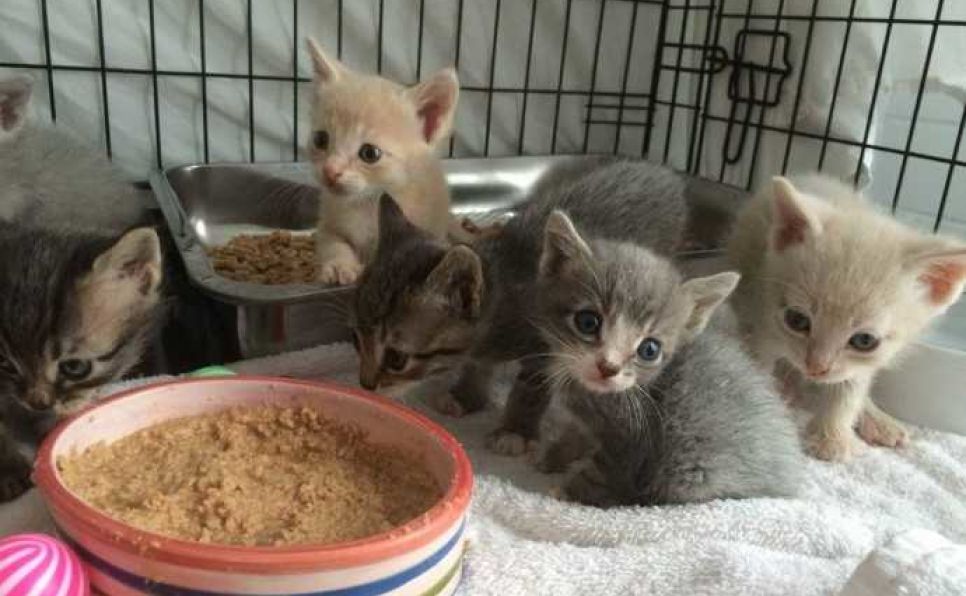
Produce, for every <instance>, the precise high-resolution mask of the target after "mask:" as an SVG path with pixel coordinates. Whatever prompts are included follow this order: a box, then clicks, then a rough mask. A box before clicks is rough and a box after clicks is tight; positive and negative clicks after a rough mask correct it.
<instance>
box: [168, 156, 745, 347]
mask: <svg viewBox="0 0 966 596" xmlns="http://www.w3.org/2000/svg"><path fill="white" fill-rule="evenodd" d="M567 158H568V157H567V156H538V157H498V158H485V159H448V160H444V161H443V165H444V170H445V172H446V177H447V181H448V183H449V185H450V189H451V194H452V200H453V209H454V211H456V212H457V213H461V214H467V215H472V216H484V215H486V214H493V213H495V212H501V211H506V210H508V209H510V207H511V206H513V205H514V204H516V203H518V202H519V201H520V200H522V199H523V198H524V197H526V195H527V192H528V191H529V189H530V188H531V187H532V186H533V184H534V183H535V181H536V180H537V179H538V178H539V177H540V175H541V174H543V172H544V171H546V170H547V169H548V168H549V167H551V166H552V165H553V164H555V163H557V162H559V161H561V160H564V159H567ZM151 187H152V189H153V190H154V193H155V196H156V197H157V201H158V204H159V205H160V207H161V210H162V212H163V213H164V217H165V220H166V222H167V224H168V227H169V229H170V231H171V235H172V237H173V239H174V242H175V245H176V246H177V249H178V251H179V253H180V255H181V258H182V259H183V261H184V264H185V268H186V270H187V273H188V276H189V278H190V280H191V281H192V283H194V284H195V285H196V286H197V287H199V288H200V289H201V290H202V291H204V292H205V293H207V294H208V295H209V296H211V297H212V298H213V299H215V300H218V301H220V302H225V303H228V304H233V305H236V306H237V307H238V309H239V311H238V313H239V317H238V320H239V323H238V336H239V337H238V339H239V343H240V346H241V349H242V353H243V355H244V356H245V357H251V356H257V355H264V354H270V353H277V352H281V351H285V350H292V349H297V348H301V347H307V346H310V345H317V344H319V343H327V342H332V341H339V340H343V339H345V338H347V337H348V331H347V328H346V326H345V321H344V319H342V318H340V317H339V316H338V315H340V314H341V313H344V312H345V310H346V308H347V305H346V300H347V298H348V295H349V292H350V289H349V288H344V287H341V288H340V287H331V286H324V285H322V284H285V285H263V284H255V283H247V282H240V281H234V280H230V279H227V278H225V277H222V276H220V275H218V274H217V273H215V270H214V268H213V266H212V263H211V260H210V259H209V257H208V252H207V249H209V248H211V247H213V246H217V245H221V244H224V243H226V242H228V241H229V240H231V239H232V238H233V237H235V236H238V235H240V234H252V233H268V232H271V231H273V230H278V229H283V230H289V231H292V233H295V234H311V233H312V231H313V230H314V229H315V227H316V221H317V217H318V195H319V193H318V187H317V186H316V185H315V181H314V177H313V173H312V169H311V166H310V164H308V163H291V162H287V163H269V164H227V163H226V164H199V165H187V166H181V167H175V168H170V169H167V170H164V171H159V172H156V173H155V174H154V176H152V179H151ZM743 195H744V193H743V191H740V190H738V189H735V188H733V187H729V186H725V185H722V184H718V183H714V182H709V181H706V180H702V179H698V178H693V179H691V180H690V182H689V186H688V200H689V203H690V204H691V209H692V218H691V220H692V226H691V230H690V234H689V236H690V238H689V242H688V246H689V248H690V249H691V250H690V255H691V256H709V255H710V256H713V255H714V254H715V250H716V248H718V247H719V246H720V245H721V241H722V238H723V237H724V234H725V233H726V232H727V229H728V226H729V224H730V220H731V214H732V213H733V210H734V205H735V204H736V203H737V202H738V201H740V200H741V198H742V197H743Z"/></svg>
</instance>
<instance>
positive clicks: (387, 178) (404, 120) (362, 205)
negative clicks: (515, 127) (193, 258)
mask: <svg viewBox="0 0 966 596" xmlns="http://www.w3.org/2000/svg"><path fill="white" fill-rule="evenodd" d="M308 50H309V54H310V55H311V56H312V64H313V67H314V70H315V81H314V91H313V95H314V97H313V101H312V134H311V138H310V141H309V147H308V149H309V155H310V157H311V160H312V163H313V165H314V167H315V173H316V175H317V177H318V180H319V183H320V185H321V186H322V201H321V213H320V217H319V229H318V234H317V238H318V240H317V243H318V256H319V279H320V281H322V282H323V283H329V284H340V285H345V284H351V283H353V282H355V280H356V278H357V277H358V276H359V274H360V273H361V271H362V268H363V267H364V265H365V263H366V262H367V261H368V260H369V258H370V257H371V256H372V253H373V251H374V248H375V240H376V237H377V227H378V217H377V207H378V199H379V197H380V196H381V195H382V194H383V193H388V194H390V195H391V196H392V197H393V198H394V199H395V200H396V202H397V203H398V204H399V206H400V207H401V208H402V210H403V212H404V213H405V214H406V217H407V218H409V220H410V221H412V222H413V223H415V224H416V225H418V226H419V227H421V228H423V229H425V230H427V231H429V232H430V233H432V234H434V235H435V236H438V237H440V238H444V237H445V236H446V234H447V232H449V231H453V232H454V234H455V235H457V236H458V235H459V234H460V229H459V228H460V224H459V223H458V222H456V221H455V220H453V218H452V216H451V215H450V211H449V208H450V197H449V189H448V188H447V186H446V179H445V176H444V174H443V169H442V165H441V163H440V160H439V158H438V157H437V156H436V154H435V150H436V148H437V147H438V146H439V145H440V144H441V142H442V141H443V140H444V139H446V138H447V137H448V136H449V134H450V131H451V128H452V124H453V115H454V113H455V111H456V101H457V97H458V95H459V82H458V81H457V78H456V73H455V71H454V70H453V69H452V68H445V69H443V70H440V71H438V72H436V73H434V74H432V75H431V76H430V77H429V78H427V79H426V80H424V81H422V82H420V83H418V84H417V85H415V86H413V87H403V86H401V85H398V84H396V83H394V82H392V81H389V80H386V79H384V78H382V77H378V76H373V75H366V74H362V73H357V72H353V71H352V70H350V69H349V68H347V67H346V66H345V65H343V64H342V63H340V62H339V61H338V60H335V59H334V58H331V57H329V56H327V55H326V54H325V53H324V52H323V51H322V48H321V47H319V45H318V44H317V43H316V42H315V41H314V40H312V39H309V40H308ZM466 232H472V230H469V228H466Z"/></svg>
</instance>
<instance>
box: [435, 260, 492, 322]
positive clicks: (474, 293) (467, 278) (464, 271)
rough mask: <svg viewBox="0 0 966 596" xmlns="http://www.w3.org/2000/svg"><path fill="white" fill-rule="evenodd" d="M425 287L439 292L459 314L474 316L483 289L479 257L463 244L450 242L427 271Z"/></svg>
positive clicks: (481, 266)
mask: <svg viewBox="0 0 966 596" xmlns="http://www.w3.org/2000/svg"><path fill="white" fill-rule="evenodd" d="M425 287H426V288H427V289H428V290H429V291H431V292H433V293H434V294H436V295H438V296H441V297H442V298H443V299H444V300H445V301H446V304H447V305H448V307H449V308H451V309H453V310H454V311H455V312H457V313H458V314H459V315H460V316H461V317H463V318H467V319H475V318H476V317H478V316H479V315H480V304H481V302H482V301H483V291H484V288H483V264H482V263H481V262H480V257H479V256H478V255H477V254H476V253H475V252H473V250H472V249H470V248H469V247H467V246H464V245H457V246H454V247H453V248H451V249H449V251H447V253H446V255H445V256H444V257H443V260H442V261H440V262H439V265H436V267H435V268H434V269H433V270H432V271H431V272H430V274H429V277H427V278H426V284H425Z"/></svg>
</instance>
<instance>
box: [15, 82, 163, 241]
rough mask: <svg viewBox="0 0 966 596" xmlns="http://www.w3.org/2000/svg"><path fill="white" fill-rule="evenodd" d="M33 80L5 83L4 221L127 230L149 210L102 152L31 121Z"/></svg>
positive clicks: (36, 224) (140, 221)
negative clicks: (28, 115) (145, 208)
mask: <svg viewBox="0 0 966 596" xmlns="http://www.w3.org/2000/svg"><path fill="white" fill-rule="evenodd" d="M32 87H33V79H31V78H30V77H25V76H15V77H10V78H6V79H2V80H0V221H12V222H17V223H21V224H29V225H35V226H64V225H67V226H71V227H74V228H84V229H92V230H111V231H116V232H121V231H123V230H125V229H127V228H130V227H132V226H134V225H136V224H139V223H144V221H143V220H144V206H143V205H142V204H141V202H140V199H139V197H138V196H137V194H136V192H135V190H134V188H133V187H132V186H131V185H129V184H125V183H124V182H123V181H122V180H121V179H120V178H119V177H118V176H117V173H116V172H115V171H114V169H113V168H112V166H111V164H110V163H109V162H108V161H107V160H106V159H104V157H103V156H102V155H101V154H100V153H99V152H98V151H95V150H93V149H91V148H89V147H85V146H83V145H81V144H79V143H77V142H76V141H74V140H73V139H72V138H71V137H69V136H67V135H65V134H64V133H62V132H59V131H57V130H56V129H53V128H49V127H44V126H40V125H38V124H36V123H33V122H31V121H30V119H29V118H28V117H27V113H28V111H29V110H28V108H29V105H30V95H31V90H32Z"/></svg>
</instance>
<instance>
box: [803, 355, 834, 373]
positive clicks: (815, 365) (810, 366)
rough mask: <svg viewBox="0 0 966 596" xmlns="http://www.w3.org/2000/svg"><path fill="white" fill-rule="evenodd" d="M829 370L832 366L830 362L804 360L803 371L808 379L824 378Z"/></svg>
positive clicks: (811, 359) (812, 359)
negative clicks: (806, 373)
mask: <svg viewBox="0 0 966 596" xmlns="http://www.w3.org/2000/svg"><path fill="white" fill-rule="evenodd" d="M831 369H832V364H831V363H830V362H825V361H822V360H816V359H814V358H805V370H806V372H808V375H809V376H810V377H824V376H825V375H827V374H828V371H829V370H831Z"/></svg>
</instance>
